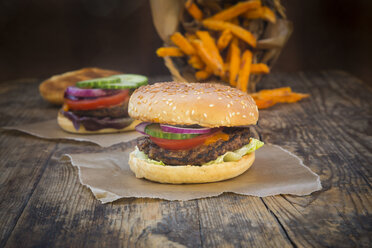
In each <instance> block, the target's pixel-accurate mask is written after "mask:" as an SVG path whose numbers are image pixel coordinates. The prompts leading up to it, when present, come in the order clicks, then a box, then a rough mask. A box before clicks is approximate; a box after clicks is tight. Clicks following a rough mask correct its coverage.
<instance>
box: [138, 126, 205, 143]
mask: <svg viewBox="0 0 372 248" xmlns="http://www.w3.org/2000/svg"><path fill="white" fill-rule="evenodd" d="M145 133H147V134H148V135H150V136H152V137H155V138H161V139H174V140H180V139H191V138H194V137H196V136H199V134H191V133H168V132H163V131H162V130H161V128H160V125H159V124H157V123H153V124H150V125H148V126H146V128H145Z"/></svg>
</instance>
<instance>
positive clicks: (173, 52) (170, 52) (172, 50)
mask: <svg viewBox="0 0 372 248" xmlns="http://www.w3.org/2000/svg"><path fill="white" fill-rule="evenodd" d="M156 54H157V55H158V56H159V57H167V56H171V57H182V56H184V54H183V52H182V50H181V49H179V48H178V47H160V48H158V49H157V50H156Z"/></svg>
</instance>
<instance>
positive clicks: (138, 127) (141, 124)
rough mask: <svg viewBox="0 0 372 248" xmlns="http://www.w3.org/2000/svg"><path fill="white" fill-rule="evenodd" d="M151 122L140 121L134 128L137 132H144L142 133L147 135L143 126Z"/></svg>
mask: <svg viewBox="0 0 372 248" xmlns="http://www.w3.org/2000/svg"><path fill="white" fill-rule="evenodd" d="M150 124H151V122H141V123H140V124H138V125H137V126H136V127H135V129H136V131H137V132H139V133H141V134H144V135H148V134H147V133H145V128H146V127H147V126H148V125H150Z"/></svg>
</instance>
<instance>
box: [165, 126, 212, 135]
mask: <svg viewBox="0 0 372 248" xmlns="http://www.w3.org/2000/svg"><path fill="white" fill-rule="evenodd" d="M160 128H161V130H162V131H163V132H168V133H193V134H204V133H209V132H211V130H212V128H206V127H202V128H185V127H176V126H171V125H165V124H160Z"/></svg>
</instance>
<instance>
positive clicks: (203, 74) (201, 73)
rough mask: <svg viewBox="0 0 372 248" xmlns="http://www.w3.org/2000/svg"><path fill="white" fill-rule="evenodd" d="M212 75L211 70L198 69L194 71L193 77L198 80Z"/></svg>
mask: <svg viewBox="0 0 372 248" xmlns="http://www.w3.org/2000/svg"><path fill="white" fill-rule="evenodd" d="M211 75H212V71H211V70H208V69H204V70H200V71H197V72H196V73H195V77H196V79H198V80H205V79H207V78H209V77H210V76H211Z"/></svg>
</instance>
